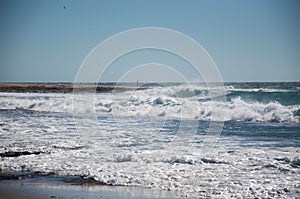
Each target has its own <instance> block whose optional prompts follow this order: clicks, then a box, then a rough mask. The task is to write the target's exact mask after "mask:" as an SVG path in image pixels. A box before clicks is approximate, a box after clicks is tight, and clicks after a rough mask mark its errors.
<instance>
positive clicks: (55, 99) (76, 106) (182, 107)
mask: <svg viewBox="0 0 300 199" xmlns="http://www.w3.org/2000/svg"><path fill="white" fill-rule="evenodd" d="M197 89H198V90H199V91H197V92H198V93H197V94H198V95H195V88H188V87H183V86H176V87H174V86H173V87H166V88H161V87H159V88H151V89H147V90H142V91H130V92H124V93H115V94H96V95H95V96H94V95H89V94H85V95H76V97H75V103H74V101H73V95H72V94H36V95H35V97H32V96H31V95H30V94H26V93H25V94H20V93H13V94H10V93H6V94H5V93H4V94H1V97H0V108H1V109H26V110H28V109H29V110H36V111H48V112H65V113H76V114H78V113H80V114H100V115H101V114H114V115H115V116H120V115H123V116H146V117H168V118H186V119H199V120H211V119H212V112H213V111H215V113H216V114H215V117H214V118H213V119H214V120H223V119H225V121H231V120H233V121H251V122H275V123H300V116H299V114H297V113H298V112H299V110H300V105H290V106H284V105H282V104H280V103H278V102H276V101H272V102H268V103H261V102H258V101H248V100H245V99H242V98H241V97H236V98H232V99H230V100H229V101H227V102H225V103H224V102H220V101H218V100H217V99H215V98H214V97H216V96H218V94H217V93H214V91H211V92H208V90H205V89H204V88H203V90H201V89H199V88H197ZM211 93H214V94H213V98H212V99H211V100H210V98H211V95H212V94H211ZM203 99H206V100H203ZM223 111H225V112H226V114H225V118H223V117H221V116H220V117H218V113H221V112H223ZM221 115H222V114H221Z"/></svg>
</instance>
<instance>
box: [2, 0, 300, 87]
mask: <svg viewBox="0 0 300 199" xmlns="http://www.w3.org/2000/svg"><path fill="white" fill-rule="evenodd" d="M64 6H66V9H64ZM299 9H300V1H297V0H295V1H292V0H286V1H284V0H280V1H278V0H252V1H242V0H227V1H217V0H207V1H201V0H195V1H191V0H187V1H175V0H174V1H169V0H164V1H158V0H153V1H146V0H140V1H121V0H120V1H109V0H107V1H100V0H97V1H92V0H87V1H84V0H81V1H79V0H72V1H71V0H51V1H50V0H49V1H46V0H27V1H21V0H7V1H0V27H1V31H0V43H1V46H0V81H10V82H12V81H22V82H35V81H42V82H48V81H51V82H56V81H60V82H61V81H63V82H72V81H74V79H75V76H76V73H77V70H78V68H79V66H80V65H81V63H82V62H83V60H84V58H85V57H86V56H87V55H88V53H89V52H90V51H91V50H92V49H93V48H94V47H95V46H97V45H98V44H99V43H100V42H101V41H103V40H105V39H106V38H108V37H110V36H111V35H113V34H117V33H119V32H122V31H125V30H128V29H132V28H139V27H149V26H150V27H164V28H170V29H174V30H177V31H180V32H182V33H184V34H186V35H188V36H190V37H192V38H193V39H195V40H196V41H197V42H199V43H200V44H201V45H202V46H203V47H204V48H205V49H206V50H207V51H208V53H209V54H210V56H211V57H212V58H213V60H214V61H215V63H216V64H217V66H218V68H219V70H220V72H221V75H222V77H223V79H224V81H299V80H300V36H299V35H300V12H299ZM120 67H121V66H120ZM182 67H185V66H182ZM117 72H118V67H115V71H112V73H111V74H114V73H117ZM153 75H155V74H153ZM187 78H190V79H192V78H193V75H192V74H191V75H190V76H189V75H187ZM106 80H107V81H116V79H115V77H114V76H113V75H110V74H107V76H106Z"/></svg>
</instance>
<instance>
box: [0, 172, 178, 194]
mask: <svg viewBox="0 0 300 199" xmlns="http://www.w3.org/2000/svg"><path fill="white" fill-rule="evenodd" d="M0 196H1V198H5V199H49V198H60V199H71V198H78V199H79V198H80V199H87V198H90V199H100V198H101V199H104V198H105V199H122V198H126V199H141V198H145V199H158V198H166V199H173V198H174V199H175V198H179V197H176V196H175V193H174V192H170V191H161V190H155V189H147V188H139V187H124V186H107V185H100V184H97V183H95V182H93V181H89V180H83V179H82V178H80V177H74V176H73V177H70V176H69V177H62V176H56V175H48V174H39V175H37V174H34V173H33V174H26V177H25V175H24V174H22V173H18V174H10V175H8V174H3V173H2V174H0Z"/></svg>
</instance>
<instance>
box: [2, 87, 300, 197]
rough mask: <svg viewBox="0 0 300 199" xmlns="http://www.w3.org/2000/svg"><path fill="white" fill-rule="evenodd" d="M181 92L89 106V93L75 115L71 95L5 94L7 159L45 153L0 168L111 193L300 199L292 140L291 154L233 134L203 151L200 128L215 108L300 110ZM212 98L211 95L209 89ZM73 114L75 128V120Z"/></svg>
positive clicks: (120, 97) (290, 115) (245, 113)
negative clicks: (92, 184)
mask: <svg viewBox="0 0 300 199" xmlns="http://www.w3.org/2000/svg"><path fill="white" fill-rule="evenodd" d="M176 89H178V90H176ZM176 89H173V90H172V89H171V88H166V89H165V90H163V89H160V88H153V89H148V90H143V91H135V92H124V93H116V94H115V95H111V94H96V96H95V97H94V96H92V98H91V99H92V101H93V102H94V103H92V104H87V102H90V100H89V99H90V98H89V97H90V96H89V95H81V96H80V97H78V98H76V99H77V100H78V102H79V103H77V104H79V105H80V106H76V107H74V109H75V110H74V109H73V107H72V104H73V101H72V100H73V96H72V94H32V93H28V94H26V93H23V94H20V93H1V96H0V109H1V110H2V112H1V114H0V139H1V142H0V153H4V152H7V151H41V152H43V153H41V154H39V155H28V156H19V157H13V158H12V157H2V158H1V161H0V169H2V170H3V171H4V170H10V171H11V170H17V171H27V170H29V171H41V172H55V173H56V174H60V175H80V176H84V177H90V178H94V179H95V180H98V181H100V182H103V183H106V184H111V185H128V186H141V187H149V188H157V189H165V190H173V191H177V193H178V194H179V195H181V196H189V197H196V198H205V197H216V198H238V197H240V198H242V197H244V198H255V197H257V198H267V197H278V198H293V197H297V196H298V195H299V193H300V187H299V184H300V181H299V175H300V170H299V160H300V157H299V149H298V147H294V146H292V145H289V140H288V139H285V140H284V141H283V144H284V147H276V144H278V143H276V142H275V141H265V139H261V140H259V141H257V142H255V141H253V140H252V141H251V138H250V139H248V140H247V139H246V138H245V137H243V136H224V137H221V138H220V139H219V141H218V142H217V143H216V144H215V145H214V148H213V149H211V148H209V147H212V146H206V145H203V139H204V137H203V135H202V134H201V132H203V131H205V125H204V127H203V128H202V126H201V125H200V126H199V122H198V120H210V118H211V113H212V109H214V110H217V111H218V110H226V118H225V119H226V120H234V121H259V122H277V123H299V114H295V111H297V110H299V105H293V106H283V105H281V104H280V103H278V102H275V101H274V102H269V103H266V104H264V103H260V102H258V101H246V100H244V99H242V98H240V97H237V98H233V99H231V100H230V101H228V102H226V103H224V102H220V101H218V100H217V99H215V100H200V101H198V97H197V96H189V97H186V96H185V97H182V96H176V95H174V93H178V91H180V90H182V88H181V89H179V88H177V87H176ZM184 89H185V88H184ZM205 95H206V96H207V95H209V93H206V92H205V91H203V96H205ZM4 109H11V110H12V111H7V110H4ZM26 110H34V111H43V112H41V114H40V115H39V112H37V113H38V114H35V112H32V113H33V114H31V112H29V113H28V112H26ZM44 111H46V112H44ZM74 111H75V113H76V116H77V118H76V119H77V121H76V125H75V124H74V119H73V116H72V114H70V113H73V112H74ZM48 112H50V113H48ZM52 112H54V113H52ZM3 113H4V114H3ZM91 113H92V114H91ZM93 113H96V114H97V116H98V118H97V119H96V120H95V118H94V117H93V116H94V115H93ZM112 114H114V115H112ZM172 118H176V119H174V120H172ZM182 118H187V119H188V120H184V119H183V120H182V121H181V120H180V119H182ZM190 118H192V119H193V120H190ZM195 118H197V120H195ZM167 120H169V123H168V121H167ZM170 120H171V121H170ZM177 121H179V123H180V128H181V131H178V130H177V128H176V127H177ZM234 124H235V125H232V126H228V128H229V129H231V130H230V132H234V131H238V130H240V131H238V132H240V133H244V134H247V133H248V132H244V130H245V129H246V130H248V131H249V128H248V129H247V128H245V129H243V126H242V127H241V125H240V124H239V122H235V123H234ZM247 124H248V123H247ZM253 125H256V124H253ZM259 125H261V126H260V128H264V125H262V124H259ZM276 125H277V124H276ZM276 125H275V126H276ZM279 125H283V126H284V125H285V124H279ZM290 125H292V124H288V125H287V126H290ZM297 125H298V124H294V126H296V127H298V126H299V125H298V126H297ZM193 127H195V128H196V132H193V131H192V130H191V129H193ZM200 127H201V128H200ZM296 127H294V128H296ZM197 128H199V129H197ZM197 130H199V131H200V133H197ZM275 130H276V129H275ZM286 130H287V131H288V130H289V129H288V128H286ZM272 131H273V130H272ZM295 131H296V130H295ZM181 133H182V134H181ZM252 133H253V132H252ZM255 133H258V134H259V132H255ZM272 133H273V132H270V135H272ZM293 136H294V135H293ZM264 138H265V137H264ZM245 140H246V141H245ZM292 143H293V142H292ZM295 143H296V144H297V140H296V141H295ZM295 143H293V144H294V145H295ZM298 143H299V142H298ZM272 144H273V145H272ZM269 145H272V146H271V147H268V146H269ZM297 146H298V145H297ZM205 147H207V148H209V149H211V150H204V149H207V148H205ZM207 151H209V152H207Z"/></svg>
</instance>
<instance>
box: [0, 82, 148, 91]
mask: <svg viewBox="0 0 300 199" xmlns="http://www.w3.org/2000/svg"><path fill="white" fill-rule="evenodd" d="M74 89H75V90H76V91H82V92H85V91H94V90H96V92H111V91H120V92H122V91H129V90H143V89H145V88H143V87H132V86H113V85H93V84H76V85H73V84H71V83H70V84H68V83H62V84H58V83H0V92H7V93H12V92H13V93H25V92H30V93H71V92H73V90H74Z"/></svg>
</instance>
